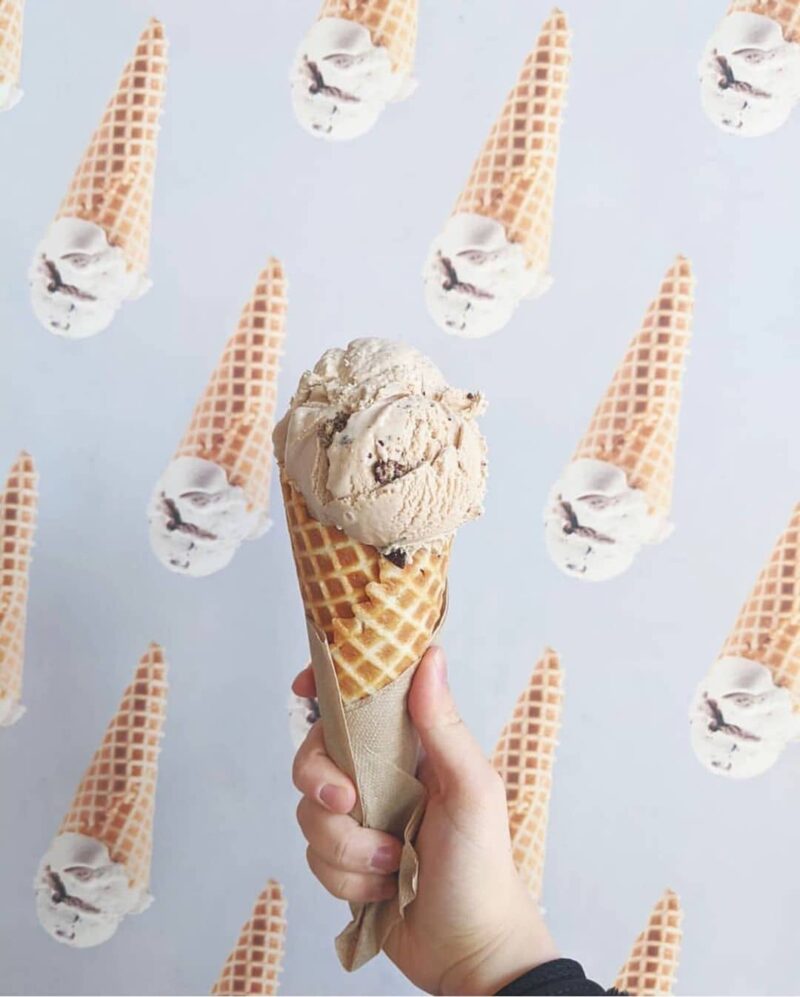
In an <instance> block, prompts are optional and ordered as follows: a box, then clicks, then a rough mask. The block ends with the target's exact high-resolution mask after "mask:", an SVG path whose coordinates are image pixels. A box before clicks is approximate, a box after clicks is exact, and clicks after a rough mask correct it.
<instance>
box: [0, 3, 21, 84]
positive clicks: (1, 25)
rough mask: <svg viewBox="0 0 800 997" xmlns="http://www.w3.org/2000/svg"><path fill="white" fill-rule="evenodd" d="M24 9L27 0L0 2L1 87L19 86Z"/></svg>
mask: <svg viewBox="0 0 800 997" xmlns="http://www.w3.org/2000/svg"><path fill="white" fill-rule="evenodd" d="M24 9H25V0H0V86H8V85H11V86H12V87H16V86H17V85H18V84H19V78H20V72H21V70H22V20H23V14H24Z"/></svg>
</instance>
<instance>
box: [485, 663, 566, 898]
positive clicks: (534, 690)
mask: <svg viewBox="0 0 800 997" xmlns="http://www.w3.org/2000/svg"><path fill="white" fill-rule="evenodd" d="M563 695H564V693H563V686H562V673H561V665H560V663H559V659H558V654H556V652H555V651H553V650H551V649H550V648H547V649H546V650H545V652H544V654H543V655H542V658H541V659H540V661H539V662H538V664H537V665H536V668H535V669H534V672H533V675H532V676H531V678H530V681H529V683H528V685H527V687H526V688H525V690H524V691H523V693H522V695H521V696H520V697H519V699H518V700H517V704H516V706H515V707H514V713H513V714H512V717H511V719H510V720H509V722H508V723H507V724H506V726H505V727H504V728H503V732H502V734H501V735H500V740H499V741H498V742H497V747H496V748H495V750H494V755H493V756H492V764H493V765H494V767H495V769H497V771H498V772H499V773H500V775H501V776H502V777H503V781H504V783H505V786H506V798H507V800H508V819H509V829H510V831H511V844H512V848H513V852H514V862H515V864H516V866H517V868H518V869H519V871H520V873H521V874H522V876H523V877H524V879H525V882H526V883H527V885H528V888H529V889H530V891H531V894H532V895H533V896H534V897H535V898H536V899H537V900H538V899H539V898H540V896H541V893H542V876H543V873H544V858H545V844H546V837H547V821H548V817H549V810H550V792H551V789H552V785H553V763H554V761H555V752H556V745H557V744H558V733H559V730H560V728H561V706H562V702H563Z"/></svg>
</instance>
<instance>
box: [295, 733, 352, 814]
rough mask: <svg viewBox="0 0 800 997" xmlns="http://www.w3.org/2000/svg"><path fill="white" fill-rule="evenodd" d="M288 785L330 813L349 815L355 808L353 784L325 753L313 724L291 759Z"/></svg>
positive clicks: (321, 735)
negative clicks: (291, 785)
mask: <svg viewBox="0 0 800 997" xmlns="http://www.w3.org/2000/svg"><path fill="white" fill-rule="evenodd" d="M292 782H293V783H294V784H295V786H296V787H297V789H299V790H300V792H301V793H302V794H303V796H308V797H309V798H310V799H312V800H318V801H319V802H320V803H321V804H322V805H323V806H324V807H326V808H327V809H328V810H331V811H333V812H334V813H340V814H349V813H350V811H351V810H352V809H353V807H354V806H355V805H356V791H355V787H354V786H353V783H352V782H351V781H350V779H348V777H347V776H346V775H345V774H344V772H342V771H341V770H340V769H339V768H337V767H336V765H334V763H333V762H332V761H331V759H330V758H329V757H328V753H327V751H326V750H325V740H324V737H323V731H322V724H318V723H317V724H314V726H313V727H312V728H311V730H310V731H309V734H308V737H307V738H306V739H305V741H303V743H302V744H301V745H300V747H299V748H298V750H297V754H296V755H295V756H294V764H293V765H292Z"/></svg>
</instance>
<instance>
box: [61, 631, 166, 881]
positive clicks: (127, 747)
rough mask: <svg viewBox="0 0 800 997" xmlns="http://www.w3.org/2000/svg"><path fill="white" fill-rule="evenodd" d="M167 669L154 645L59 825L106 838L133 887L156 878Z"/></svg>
mask: <svg viewBox="0 0 800 997" xmlns="http://www.w3.org/2000/svg"><path fill="white" fill-rule="evenodd" d="M166 673H167V665H166V662H165V660H164V652H163V651H162V649H161V648H160V647H159V646H158V645H157V644H151V645H150V647H149V648H148V650H147V651H146V652H145V654H144V656H143V658H142V659H141V661H140V662H139V667H138V668H137V669H136V674H135V676H134V679H133V682H132V683H131V684H130V685H129V686H128V688H127V689H126V690H125V694H124V695H123V697H122V702H121V703H120V706H119V710H118V711H117V713H116V715H115V716H114V717H113V719H112V720H111V723H110V724H109V725H108V728H107V729H106V733H105V737H104V738H103V741H102V743H101V745H100V747H99V748H98V749H97V752H96V753H95V755H94V757H93V758H92V761H91V763H90V765H89V768H88V769H87V770H86V773H85V774H84V776H83V779H82V780H81V783H80V785H79V786H78V790H77V792H76V793H75V798H74V799H73V801H72V806H71V807H70V809H69V811H68V813H67V815H66V817H65V818H64V821H63V823H62V825H61V827H60V828H59V834H67V833H70V832H72V833H75V834H83V835H86V837H89V838H94V839H95V840H96V841H101V842H102V843H103V844H104V845H105V846H106V848H107V849H108V852H109V855H110V856H111V860H112V861H113V862H116V863H118V864H120V865H124V866H125V867H126V869H127V870H128V876H129V879H130V885H131V886H132V887H134V888H137V889H144V890H146V889H147V887H148V884H149V882H150V860H151V857H152V851H153V814H154V811H155V802H156V782H157V780H158V755H159V751H160V746H161V737H162V732H163V728H164V719H165V715H166V706H167V681H166Z"/></svg>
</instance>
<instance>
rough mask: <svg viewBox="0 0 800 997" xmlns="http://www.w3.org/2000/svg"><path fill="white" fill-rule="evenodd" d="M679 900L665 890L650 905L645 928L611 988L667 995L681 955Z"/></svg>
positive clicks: (673, 983) (680, 912) (643, 995)
mask: <svg viewBox="0 0 800 997" xmlns="http://www.w3.org/2000/svg"><path fill="white" fill-rule="evenodd" d="M682 922H683V911H682V910H681V902H680V900H679V899H678V897H677V895H676V894H675V893H673V892H672V890H667V891H666V893H665V894H664V895H663V896H662V898H661V899H660V900H659V901H658V903H657V904H656V905H655V907H654V908H653V910H652V912H651V914H650V919H649V921H648V922H647V927H646V928H645V930H644V931H643V932H642V933H641V935H639V937H638V938H637V939H636V942H635V943H634V946H633V950H632V951H631V954H630V956H629V957H628V961H627V962H626V963H625V965H624V966H623V967H622V969H621V970H620V971H619V976H618V977H617V979H616V981H615V982H614V987H615V988H616V989H617V990H619V991H622V992H623V993H628V994H633V995H641V997H645V995H648V994H671V993H672V990H673V988H674V986H675V978H676V975H677V972H678V961H679V959H680V954H681V939H682V937H683V933H682V931H681V923H682Z"/></svg>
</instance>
